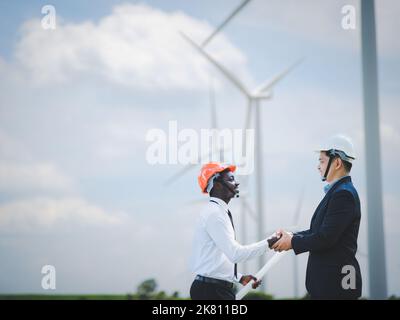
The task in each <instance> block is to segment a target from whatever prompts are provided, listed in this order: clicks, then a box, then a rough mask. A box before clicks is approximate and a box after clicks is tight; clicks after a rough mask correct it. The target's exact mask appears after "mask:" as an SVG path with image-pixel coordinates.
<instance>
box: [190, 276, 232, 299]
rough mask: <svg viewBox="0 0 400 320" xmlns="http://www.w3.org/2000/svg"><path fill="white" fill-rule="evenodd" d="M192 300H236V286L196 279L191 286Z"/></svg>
mask: <svg viewBox="0 0 400 320" xmlns="http://www.w3.org/2000/svg"><path fill="white" fill-rule="evenodd" d="M190 297H191V298H192V300H235V290H234V288H228V287H226V286H224V285H220V284H215V283H206V282H202V281H199V280H194V281H193V283H192V286H191V287H190Z"/></svg>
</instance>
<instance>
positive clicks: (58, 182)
mask: <svg viewBox="0 0 400 320" xmlns="http://www.w3.org/2000/svg"><path fill="white" fill-rule="evenodd" d="M72 188H73V182H72V180H71V179H70V178H69V177H68V176H66V175H64V174H63V173H62V172H60V170H59V169H57V168H56V166H55V165H53V164H51V163H39V164H11V163H0V190H1V191H2V192H18V193H19V192H26V191H35V192H43V191H68V190H71V189H72Z"/></svg>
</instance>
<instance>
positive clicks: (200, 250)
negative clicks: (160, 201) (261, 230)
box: [190, 197, 268, 282]
mask: <svg viewBox="0 0 400 320" xmlns="http://www.w3.org/2000/svg"><path fill="white" fill-rule="evenodd" d="M211 200H213V201H215V202H217V203H215V202H211ZM267 248H268V242H267V239H264V240H262V241H260V242H257V243H253V244H250V245H241V244H240V243H238V242H237V241H236V240H235V233H234V230H233V227H232V224H231V221H230V219H229V216H228V205H227V204H226V203H225V202H224V201H223V200H221V199H218V198H214V197H210V201H209V202H208V203H207V204H206V205H205V208H204V209H203V210H202V211H201V213H200V216H199V218H198V220H197V224H196V227H195V232H194V239H193V246H192V256H191V259H190V264H191V270H192V272H193V273H194V274H195V275H201V276H204V277H210V278H215V279H220V280H226V281H230V282H239V280H240V278H241V277H242V274H240V273H239V272H238V273H237V278H235V276H234V264H235V263H238V262H242V261H246V260H249V259H252V258H255V257H258V256H260V255H262V254H264V253H266V251H267Z"/></svg>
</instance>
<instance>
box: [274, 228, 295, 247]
mask: <svg viewBox="0 0 400 320" xmlns="http://www.w3.org/2000/svg"><path fill="white" fill-rule="evenodd" d="M276 234H277V235H278V237H279V236H280V239H279V240H278V241H277V242H276V243H275V244H274V245H273V246H272V249H274V250H275V251H278V252H281V251H287V250H290V249H292V237H293V234H292V233H289V232H286V231H285V230H282V229H278V230H277V231H276Z"/></svg>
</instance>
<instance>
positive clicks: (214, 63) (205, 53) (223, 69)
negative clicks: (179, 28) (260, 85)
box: [180, 32, 250, 97]
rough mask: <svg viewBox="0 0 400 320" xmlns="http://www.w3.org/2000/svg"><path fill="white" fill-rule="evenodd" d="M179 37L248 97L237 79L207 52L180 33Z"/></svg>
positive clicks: (246, 91)
mask: <svg viewBox="0 0 400 320" xmlns="http://www.w3.org/2000/svg"><path fill="white" fill-rule="evenodd" d="M180 34H181V36H182V37H183V38H184V39H185V40H186V41H187V42H189V43H190V44H191V45H192V46H193V47H194V48H195V49H196V50H197V51H199V52H200V53H201V54H202V55H203V56H204V57H205V58H206V59H207V60H208V61H209V62H211V63H212V64H213V65H214V66H215V67H216V68H217V69H218V70H219V71H220V72H222V73H223V74H224V75H225V77H227V78H228V80H229V81H230V82H232V83H233V84H234V85H235V86H236V87H237V88H238V89H239V90H240V91H241V92H242V93H243V94H244V95H246V96H247V97H250V93H249V91H248V90H247V89H246V87H245V86H244V85H243V83H242V82H241V81H239V79H237V78H236V77H235V76H234V75H233V74H232V73H230V72H229V71H228V70H227V69H226V68H225V67H224V66H223V65H221V64H220V63H219V62H217V61H216V60H215V59H214V58H213V57H211V56H210V55H209V54H208V53H207V52H205V51H204V50H203V49H202V48H201V47H200V46H199V45H197V44H196V43H195V42H194V41H193V40H192V39H190V38H189V37H188V36H187V35H186V34H184V33H183V32H180Z"/></svg>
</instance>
